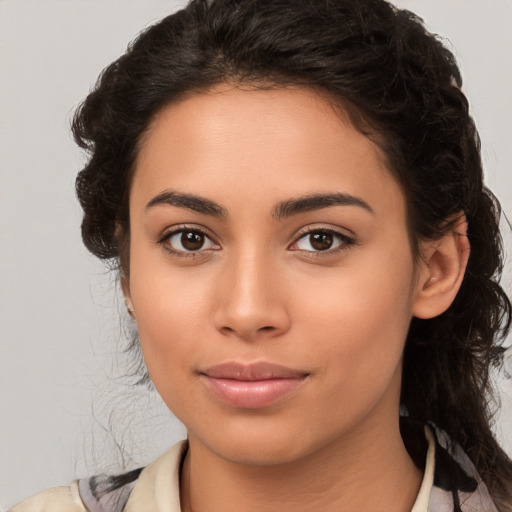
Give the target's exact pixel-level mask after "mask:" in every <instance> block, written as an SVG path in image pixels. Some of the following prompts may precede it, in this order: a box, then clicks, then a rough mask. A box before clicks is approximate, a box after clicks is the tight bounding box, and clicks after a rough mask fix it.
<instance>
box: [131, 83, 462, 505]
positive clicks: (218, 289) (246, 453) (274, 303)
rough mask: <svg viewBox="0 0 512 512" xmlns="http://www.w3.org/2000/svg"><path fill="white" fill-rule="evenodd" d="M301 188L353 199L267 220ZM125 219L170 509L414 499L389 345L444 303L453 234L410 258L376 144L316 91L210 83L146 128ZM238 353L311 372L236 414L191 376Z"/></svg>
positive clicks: (450, 281)
mask: <svg viewBox="0 0 512 512" xmlns="http://www.w3.org/2000/svg"><path fill="white" fill-rule="evenodd" d="M170 192H172V193H173V194H174V195H170V194H169V193H170ZM166 194H167V195H166ZM176 194H187V195H189V196H194V197H195V198H202V199H206V200H208V201H210V202H212V203H215V205H218V207H219V208H220V210H219V212H217V213H222V215H220V216H219V215H212V212H211V211H196V210H197V209H198V207H197V201H196V202H192V203H191V202H190V200H189V199H186V200H183V199H182V198H181V199H179V200H176V197H178V196H177V195H176ZM311 194H321V195H330V196H332V195H336V194H338V196H337V197H338V198H339V194H343V195H344V197H345V199H346V198H347V196H348V197H349V198H352V199H351V200H350V201H346V200H345V201H344V202H345V203H347V202H348V203H350V204H335V205H330V206H325V205H323V206H322V207H321V205H318V204H317V205H316V207H315V208H314V209H311V210H308V211H304V208H302V209H301V208H300V207H298V210H299V211H295V212H290V211H288V212H286V211H285V212H283V211H281V214H282V215H277V214H276V209H278V207H279V205H281V206H282V204H283V203H286V202H290V201H292V200H296V199H297V198H303V197H304V196H310V195H311ZM180 197H181V196H180ZM169 198H171V199H169ZM353 198H356V199H357V200H356V201H353ZM148 205H149V206H148ZM204 206H205V205H204V203H202V207H203V210H204ZM299 206H300V205H299ZM199 209H200V208H199ZM281 210H283V208H281ZM283 213H286V215H283ZM130 225H131V233H130V236H131V242H130V243H131V245H130V268H129V269H126V277H125V278H124V281H123V289H124V292H125V295H126V297H127V300H128V302H129V305H130V307H131V308H132V309H133V311H134V316H135V318H136V321H137V325H138V329H139V333H140V338H141V345H142V350H143V353H144V358H145V361H146V364H147V367H148V370H149V373H150V375H151V378H152V380H153V382H154V384H155V386H156V388H157V390H158V392H159V393H160V395H161V396H162V398H163V400H164V401H165V403H166V404H167V406H168V407H169V408H170V409H171V410H172V411H173V413H174V414H176V416H177V417H178V418H179V419H180V420H181V421H182V422H183V423H184V424H185V425H186V427H187V430H188V436H189V443H190V450H189V452H188V455H187V457H186V460H185V463H184V466H183V471H182V480H181V499H182V507H183V510H184V511H187V510H194V511H195V512H201V511H209V512H215V511H217V510H219V511H220V510H222V511H225V510H237V511H265V510H276V507H278V508H279V510H281V511H288V510H294V511H297V510H324V511H331V510H332V511H334V510H336V511H339V510H393V511H401V510H404V511H406V510H410V508H411V506H412V504H413V502H414V499H415V496H416V494H417V492H418V488H419V485H420V481H421V471H420V470H418V469H417V468H416V467H415V466H414V465H413V463H412V461H411V460H410V458H409V456H408V454H407V452H406V450H405V448H404V446H403V443H402V440H401V437H400V434H399V430H398V416H399V414H398V410H399V395H400V381H401V364H402V352H403V348H404V342H405V338H406V334H407V330H408V326H409V323H410V320H411V318H412V316H413V315H417V316H422V317H424V318H427V317H430V316H433V315H435V314H439V313H440V312H441V311H442V310H443V308H446V307H448V305H449V303H450V302H451V300H452V299H453V296H454V294H455V293H456V289H457V288H458V285H459V284H460V279H461V276H462V274H463V266H464V265H463V263H461V262H460V260H461V258H460V257H459V256H460V254H462V252H463V251H462V249H461V247H462V246H461V244H463V242H460V241H459V238H460V237H455V236H454V235H453V233H452V234H450V235H449V236H447V237H446V238H445V239H443V240H442V241H438V242H436V244H430V245H425V246H424V247H423V252H424V255H425V257H424V259H422V260H421V261H420V262H415V261H414V258H413V256H412V254H411V249H410V241H409V238H408V232H407V225H406V207H405V200H404V195H403V193H402V190H401V187H400V186H399V184H398V183H397V182H396V180H395V179H394V178H393V176H392V175H391V173H390V171H389V170H388V169H387V167H386V161H385V158H384V157H383V155H382V154H381V152H380V151H379V149H378V148H377V146H376V145H374V144H373V143H372V142H371V141H370V140H369V139H368V138H366V137H365V136H363V135H362V134H361V133H359V132H358V131H356V130H355V129H354V128H353V127H352V125H351V124H350V122H349V121H348V120H347V118H346V117H345V116H344V115H343V113H342V112H338V111H336V110H335V109H334V108H332V107H331V105H330V104H329V103H328V102H327V101H326V99H324V98H323V97H322V96H320V95H319V94H318V93H316V92H313V91H310V90H305V89H276V90H265V91H258V90H251V89H247V88H245V89H244V90H240V89H237V88H234V87H229V86H223V87H218V88H216V89H215V90H212V91H210V92H207V93H202V94H197V95H193V96H190V97H188V98H186V99H183V100H181V101H180V102H178V103H174V104H172V105H170V106H168V107H166V108H165V109H164V110H162V111H161V112H160V113H159V114H158V115H157V116H156V117H155V119H154V120H153V123H152V125H151V126H150V128H149V130H148V132H147V133H146V135H145V137H144V141H143V144H142V146H141V150H140V153H139V155H138V159H137V162H136V167H135V173H134V178H133V182H132V188H131V194H130ZM198 229H199V230H200V231H202V232H203V233H204V234H205V235H204V238H202V239H201V238H200V239H197V230H198ZM180 230H182V231H180ZM308 230H313V231H314V232H316V233H317V235H321V236H324V240H325V239H326V240H327V242H328V244H329V243H331V242H332V245H331V248H330V249H327V250H323V251H322V250H318V245H315V244H314V243H313V242H314V239H312V238H311V236H310V235H309V234H308ZM326 230H328V231H326ZM329 230H330V231H329ZM183 231H185V232H192V235H193V236H196V241H197V240H199V242H198V245H197V247H198V249H194V250H188V251H186V250H185V249H186V247H185V246H184V245H183V244H182V238H181V235H182V232H183ZM194 233H196V235H194ZM200 236H202V235H200ZM325 237H327V238H325ZM329 237H331V238H329ZM201 244H203V245H201ZM328 244H327V245H328ZM187 247H191V246H190V245H189V246H187ZM194 247H196V246H194ZM466 252H467V251H466ZM450 258H451V259H450ZM232 361H235V362H240V363H244V364H247V363H254V362H261V361H265V362H271V363H274V364H279V365H282V366H285V367H287V368H291V369H294V370H296V371H298V372H301V374H304V375H305V377H304V378H303V379H301V381H300V384H299V385H298V386H297V388H296V389H294V390H293V391H292V392H291V393H289V394H287V395H286V396H285V397H284V398H282V399H280V400H277V401H275V402H272V403H271V404H270V405H267V406H264V407H256V408H244V407H236V406H233V405H230V404H227V403H225V402H223V401H222V400H220V399H219V398H218V396H216V395H215V393H213V392H212V390H211V389H210V388H209V386H208V385H207V383H205V378H204V375H203V374H202V372H204V371H205V369H207V368H210V367H212V366H214V365H218V364H221V363H226V362H232ZM320 507H321V508H320Z"/></svg>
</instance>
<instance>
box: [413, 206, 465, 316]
mask: <svg viewBox="0 0 512 512" xmlns="http://www.w3.org/2000/svg"><path fill="white" fill-rule="evenodd" d="M421 249H422V261H421V262H420V264H419V267H420V268H419V272H418V282H417V285H416V290H415V296H414V302H413V311H412V312H413V315H414V316H415V317H417V318H423V319H428V318H433V317H435V316H438V315H440V314H441V313H443V312H444V311H446V310H447V309H448V308H449V307H450V305H451V303H452V302H453V300H454V299H455V296H456V295H457V292H458V291H459V288H460V285H461V284H462V280H463V278H464V272H465V270H466V266H467V263H468V259H469V252H470V247H469V241H468V238H467V221H466V217H465V216H464V215H461V216H460V217H458V220H457V221H456V222H455V223H454V224H453V226H452V227H450V229H448V231H447V232H446V233H445V234H444V235H443V237H442V238H441V239H440V240H429V241H426V242H424V243H423V244H422V247H421Z"/></svg>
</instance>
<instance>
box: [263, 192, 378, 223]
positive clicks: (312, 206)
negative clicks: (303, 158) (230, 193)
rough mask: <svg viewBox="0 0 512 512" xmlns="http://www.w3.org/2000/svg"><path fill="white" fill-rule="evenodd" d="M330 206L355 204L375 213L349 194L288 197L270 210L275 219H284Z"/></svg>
mask: <svg viewBox="0 0 512 512" xmlns="http://www.w3.org/2000/svg"><path fill="white" fill-rule="evenodd" d="M330 206H357V207H360V208H363V209H364V210H367V211H368V212H370V213H372V214H373V213H375V212H374V211H373V209H372V208H371V206H370V205H369V204H368V203H367V202H366V201H364V200H363V199H361V198H360V197H356V196H353V195H350V194H342V193H336V194H312V195H307V196H302V197H298V198H297V199H289V200H287V201H283V202H281V203H279V204H278V205H277V206H276V207H275V208H274V210H273V211H272V216H273V217H274V218H275V219H277V220H280V219H284V218H287V217H291V216H292V215H297V214H299V213H304V212H311V211H315V210H321V209H322V208H329V207H330Z"/></svg>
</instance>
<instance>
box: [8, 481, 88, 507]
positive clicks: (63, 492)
mask: <svg viewBox="0 0 512 512" xmlns="http://www.w3.org/2000/svg"><path fill="white" fill-rule="evenodd" d="M9 512H87V509H86V508H85V507H84V504H83V502H82V500H81V499H80V494H79V492H78V483H77V482H73V484H71V485H70V486H69V487H54V488H52V489H47V490H46V491H43V492H41V493H39V494H36V495H35V496H32V497H31V498H28V499H27V500H25V501H22V502H21V503H19V504H18V505H15V506H14V507H13V508H12V509H10V510H9Z"/></svg>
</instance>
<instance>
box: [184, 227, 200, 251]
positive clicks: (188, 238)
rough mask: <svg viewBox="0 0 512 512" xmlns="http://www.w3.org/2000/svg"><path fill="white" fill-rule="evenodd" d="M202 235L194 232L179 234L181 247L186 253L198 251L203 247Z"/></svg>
mask: <svg viewBox="0 0 512 512" xmlns="http://www.w3.org/2000/svg"><path fill="white" fill-rule="evenodd" d="M204 238H205V237H204V235H203V234H202V233H197V232H196V231H183V232H182V234H181V240H180V241H181V245H182V246H183V248H184V249H186V250H187V251H198V250H199V249H201V248H202V247H203V245H204Z"/></svg>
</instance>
